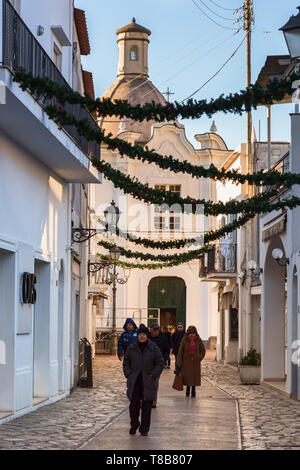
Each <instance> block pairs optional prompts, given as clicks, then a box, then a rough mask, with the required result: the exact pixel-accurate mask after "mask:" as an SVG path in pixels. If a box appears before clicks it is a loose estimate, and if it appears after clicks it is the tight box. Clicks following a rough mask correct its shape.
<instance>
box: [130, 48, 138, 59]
mask: <svg viewBox="0 0 300 470" xmlns="http://www.w3.org/2000/svg"><path fill="white" fill-rule="evenodd" d="M130 60H132V61H135V60H138V49H137V47H136V46H132V48H131V49H130Z"/></svg>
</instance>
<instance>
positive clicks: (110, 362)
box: [0, 356, 128, 450]
mask: <svg viewBox="0 0 300 470" xmlns="http://www.w3.org/2000/svg"><path fill="white" fill-rule="evenodd" d="M93 373H94V388H93V389H84V388H79V389H76V390H75V391H74V392H73V393H72V394H71V395H70V396H68V397H67V398H64V399H62V400H60V401H58V402H56V403H54V404H52V405H47V406H44V407H41V408H39V409H38V410H36V411H34V412H33V413H29V414H27V415H25V416H22V417H20V418H17V419H15V420H13V421H10V422H9V423H6V424H2V425H0V449H1V450H3V449H7V450H11V449H14V450H18V449H20V450H23V449H28V450H37V449H43V450H72V449H77V448H78V447H80V445H82V444H83V443H84V442H86V441H87V440H88V439H89V438H91V437H92V436H93V435H94V434H96V433H97V432H98V431H99V430H100V429H103V428H104V427H105V426H106V425H107V424H108V423H109V422H110V421H112V420H113V419H114V418H116V417H117V416H118V415H119V414H120V413H121V412H122V411H123V410H124V409H125V408H127V406H128V400H127V397H126V392H125V379H124V376H123V372H122V364H121V362H120V361H119V360H118V359H114V358H111V357H105V356H102V357H97V359H96V360H95V361H94V362H93Z"/></svg>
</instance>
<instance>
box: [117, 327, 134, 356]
mask: <svg viewBox="0 0 300 470" xmlns="http://www.w3.org/2000/svg"><path fill="white" fill-rule="evenodd" d="M123 329H124V333H122V334H121V336H120V338H119V341H118V358H119V360H120V361H122V357H123V356H125V353H126V349H127V348H128V346H129V345H130V344H131V343H134V342H135V341H136V340H137V326H136V324H135V323H134V321H133V320H132V318H127V320H126V321H125V323H124V326H123Z"/></svg>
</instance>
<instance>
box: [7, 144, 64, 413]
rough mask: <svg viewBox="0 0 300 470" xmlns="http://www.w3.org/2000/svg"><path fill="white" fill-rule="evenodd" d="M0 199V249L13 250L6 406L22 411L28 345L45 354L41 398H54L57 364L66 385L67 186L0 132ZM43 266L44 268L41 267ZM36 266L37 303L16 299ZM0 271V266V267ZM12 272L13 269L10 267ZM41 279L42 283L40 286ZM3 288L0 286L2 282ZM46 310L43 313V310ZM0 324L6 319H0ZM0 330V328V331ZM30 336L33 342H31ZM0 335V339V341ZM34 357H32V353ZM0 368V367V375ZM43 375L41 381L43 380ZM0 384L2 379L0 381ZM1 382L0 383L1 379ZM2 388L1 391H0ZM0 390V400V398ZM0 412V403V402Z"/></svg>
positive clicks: (29, 385)
mask: <svg viewBox="0 0 300 470" xmlns="http://www.w3.org/2000/svg"><path fill="white" fill-rule="evenodd" d="M0 149H1V150H0V199H1V201H5V203H3V204H2V209H1V212H0V248H2V249H4V250H6V251H5V252H11V253H15V255H14V256H15V263H12V264H11V265H10V272H11V275H10V276H9V277H8V279H9V282H8V280H7V281H6V284H4V285H6V287H7V291H8V292H14V293H15V296H14V299H12V300H11V303H10V309H11V314H13V318H14V322H11V324H10V325H9V328H10V332H8V331H7V326H6V327H5V329H6V333H7V335H8V336H6V337H10V339H11V341H12V342H11V343H9V349H8V351H7V361H8V362H7V367H8V369H9V371H10V373H11V371H13V374H14V380H13V381H12V383H11V393H12V397H13V401H14V403H11V407H12V408H10V410H11V411H15V412H16V413H23V412H25V411H28V410H30V409H31V408H32V404H33V357H34V352H33V344H34V342H35V347H36V348H37V350H38V351H39V352H41V353H42V354H41V355H44V357H48V366H47V367H48V370H47V368H46V369H45V368H44V369H45V370H43V378H42V376H41V371H40V372H37V371H38V366H36V378H37V374H38V375H39V376H40V379H41V380H42V382H43V383H44V384H48V385H47V390H44V392H43V396H45V397H46V398H49V399H52V400H54V399H56V397H57V396H58V368H59V367H63V370H64V383H63V390H66V391H67V390H68V389H69V372H68V370H69V361H70V358H69V346H68V344H69V334H70V332H69V328H70V321H69V313H68V312H69V298H70V292H69V282H70V280H69V270H70V259H69V258H70V255H69V253H70V246H69V239H70V225H69V223H68V222H69V216H68V211H69V206H68V186H67V185H66V184H64V183H63V182H62V181H58V180H57V179H56V178H55V177H54V176H51V175H49V170H48V169H46V168H45V167H43V166H42V164H40V163H39V162H38V160H36V159H35V158H33V157H31V155H30V154H28V153H26V152H25V151H24V149H22V148H20V147H17V146H16V145H15V144H14V143H13V142H12V141H10V140H9V139H8V138H6V137H5V136H3V135H1V136H0ZM61 260H63V263H64V266H65V273H64V277H65V285H64V309H63V319H62V321H63V332H64V335H63V343H64V352H63V364H60V365H59V364H58V345H57V338H58V287H59V286H58V279H59V269H60V265H61ZM38 262H42V263H43V267H44V268H45V270H46V271H47V270H48V273H49V275H48V278H47V276H43V279H44V280H43V281H41V277H39V274H38V273H39V269H38V265H37V264H36V266H35V263H38ZM39 266H41V265H39ZM47 266H48V267H47ZM35 267H36V269H37V278H38V279H37V282H38V283H37V286H36V287H37V292H38V296H39V299H38V300H39V303H38V304H39V307H38V306H36V307H33V306H31V305H28V304H23V303H21V278H22V274H23V273H24V272H29V273H33V272H34V271H35ZM0 270H1V269H0ZM12 270H13V271H12ZM41 282H42V284H41ZM2 286H3V284H2ZM38 308H39V309H42V311H43V315H44V314H45V317H40V318H43V320H39V326H38V331H37V332H36V334H34V331H35V326H34V309H36V310H37V309H38ZM46 311H47V312H48V313H45V312H46ZM0 318H1V320H2V322H3V323H2V325H5V323H6V319H5V318H3V317H1V316H0ZM1 331H2V328H1V327H0V335H1ZM34 338H35V341H34ZM1 339H2V338H1V337H0V340H1ZM36 357H37V355H36ZM1 372H2V366H1V365H0V377H1ZM46 378H47V379H46ZM1 382H2V379H1ZM2 383H3V382H2ZM2 390H3V389H2ZM1 398H2V396H1V391H0V401H1ZM0 410H1V405H0Z"/></svg>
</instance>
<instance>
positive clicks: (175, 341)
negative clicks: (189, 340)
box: [171, 323, 185, 372]
mask: <svg viewBox="0 0 300 470" xmlns="http://www.w3.org/2000/svg"><path fill="white" fill-rule="evenodd" d="M184 335H185V330H184V326H183V324H182V323H178V325H177V330H176V331H175V333H173V335H172V336H171V343H172V349H173V354H174V356H175V371H174V372H176V370H177V356H178V351H179V346H180V343H181V340H182V338H183V337H184Z"/></svg>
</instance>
